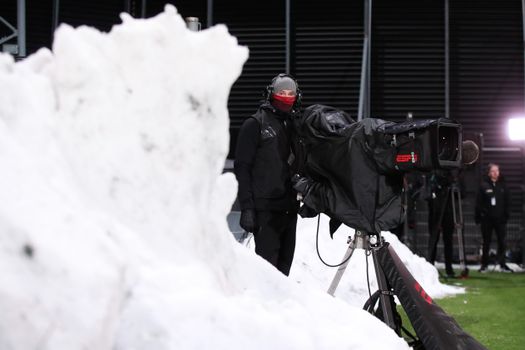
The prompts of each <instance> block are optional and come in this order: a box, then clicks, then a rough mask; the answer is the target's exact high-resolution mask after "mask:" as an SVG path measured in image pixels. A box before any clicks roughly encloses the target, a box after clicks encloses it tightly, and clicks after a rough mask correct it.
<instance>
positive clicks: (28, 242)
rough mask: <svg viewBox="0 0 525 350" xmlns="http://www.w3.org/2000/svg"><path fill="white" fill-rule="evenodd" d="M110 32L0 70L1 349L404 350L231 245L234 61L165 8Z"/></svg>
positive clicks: (223, 36) (61, 34) (219, 34)
mask: <svg viewBox="0 0 525 350" xmlns="http://www.w3.org/2000/svg"><path fill="white" fill-rule="evenodd" d="M123 21H124V23H123V25H119V26H116V27H114V28H113V30H112V31H111V32H110V33H109V34H102V33H99V32H98V31H96V30H94V29H91V28H87V27H81V28H78V29H72V28H70V27H67V26H61V27H60V29H59V30H58V31H57V33H56V35H55V43H54V46H53V54H52V53H50V52H49V51H47V50H42V51H39V52H38V53H37V54H36V55H34V56H32V57H30V58H28V59H27V60H25V61H23V62H20V63H17V64H15V63H14V62H13V61H12V59H11V58H10V57H9V56H6V55H2V56H0V89H1V91H0V159H1V162H2V168H1V171H0V198H2V201H1V204H0V261H1V262H2V263H1V264H0V274H1V276H2V283H1V284H0V310H1V311H2V312H1V316H0V348H1V349H37V348H38V349H157V350H159V349H269V348H271V349H379V348H387V347H388V348H389V349H406V348H407V345H406V343H405V342H404V341H403V340H401V339H400V338H398V337H397V336H396V335H395V334H394V332H392V331H391V330H390V329H389V328H388V327H386V326H385V325H384V324H383V323H381V322H380V321H378V320H377V319H375V318H374V317H372V316H370V315H368V314H367V313H365V312H364V311H362V310H360V309H358V308H355V307H352V306H350V305H348V304H347V303H345V302H343V301H341V300H338V299H334V298H332V297H330V296H328V295H327V294H326V293H324V292H323V291H319V290H315V289H314V290H308V289H306V288H302V285H298V284H297V283H296V282H295V281H293V279H287V278H285V277H284V276H282V275H281V274H280V273H279V272H277V270H275V269H274V268H273V267H272V266H270V265H269V264H267V263H266V262H265V261H263V260H262V259H260V258H259V257H257V256H256V255H255V254H253V253H252V252H251V251H249V250H248V249H245V248H244V247H243V246H241V245H239V244H238V243H237V242H236V241H234V239H233V237H232V235H231V234H230V233H229V232H228V229H227V225H226V220H225V217H226V214H227V212H228V211H229V208H230V206H231V203H232V201H233V199H234V196H235V192H236V182H235V179H234V178H233V177H232V176H231V174H230V175H223V176H221V175H220V174H221V169H222V166H223V163H224V158H225V156H226V153H227V147H228V114H227V109H226V103H227V96H228V93H229V89H230V87H231V85H232V83H233V82H234V80H235V79H236V78H237V77H238V76H239V74H240V72H241V69H242V64H243V63H244V62H245V60H246V58H247V54H248V53H247V50H246V48H242V47H239V46H238V45H237V42H236V40H235V39H234V38H233V37H231V36H230V35H229V34H228V33H227V30H226V28H225V27H223V26H216V27H214V28H212V29H209V30H206V31H203V32H199V33H194V32H190V31H188V30H187V29H186V28H185V25H184V22H183V20H182V19H181V18H180V16H179V15H178V14H177V13H176V11H175V9H174V8H173V7H167V8H166V11H165V12H164V13H163V14H161V15H159V16H157V17H155V18H153V19H148V20H135V19H132V18H130V17H128V16H123Z"/></svg>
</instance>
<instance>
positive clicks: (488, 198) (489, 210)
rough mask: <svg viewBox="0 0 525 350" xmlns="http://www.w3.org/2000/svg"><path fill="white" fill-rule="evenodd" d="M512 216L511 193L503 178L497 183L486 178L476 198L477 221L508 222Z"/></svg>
mask: <svg viewBox="0 0 525 350" xmlns="http://www.w3.org/2000/svg"><path fill="white" fill-rule="evenodd" d="M509 215H510V193H509V190H508V188H507V185H506V183H505V180H504V179H503V177H501V176H500V178H499V179H498V181H497V182H496V183H494V182H492V181H491V180H490V178H489V177H488V176H485V177H484V179H483V181H482V182H481V185H480V187H479V190H478V195H477V197H476V211H475V221H476V223H480V222H481V221H482V220H487V219H488V220H498V221H500V222H507V220H508V219H509Z"/></svg>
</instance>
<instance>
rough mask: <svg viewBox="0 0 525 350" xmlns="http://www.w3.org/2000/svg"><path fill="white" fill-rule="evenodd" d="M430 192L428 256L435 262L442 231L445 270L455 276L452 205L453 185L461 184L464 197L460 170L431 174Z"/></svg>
mask: <svg viewBox="0 0 525 350" xmlns="http://www.w3.org/2000/svg"><path fill="white" fill-rule="evenodd" d="M428 185H429V190H430V191H429V192H430V193H429V194H428V198H427V201H428V229H429V234H430V236H429V240H428V257H427V260H428V262H430V263H431V264H434V262H435V260H436V252H437V245H438V241H439V236H440V233H442V236H443V248H444V256H445V272H446V274H447V277H449V278H454V277H455V274H454V270H453V269H452V249H453V247H452V237H453V234H454V213H453V207H452V195H451V187H452V186H459V189H460V193H461V197H464V186H463V183H462V181H461V178H460V171H459V170H436V171H434V172H433V173H432V174H430V179H429V184H428Z"/></svg>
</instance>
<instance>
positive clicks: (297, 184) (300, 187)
mask: <svg viewBox="0 0 525 350" xmlns="http://www.w3.org/2000/svg"><path fill="white" fill-rule="evenodd" d="M292 184H293V188H294V189H295V190H296V191H297V192H298V193H300V194H302V196H303V197H306V195H307V194H308V192H309V191H310V188H311V187H312V185H313V180H312V179H310V178H307V177H304V176H301V175H299V174H295V175H294V176H293V177H292Z"/></svg>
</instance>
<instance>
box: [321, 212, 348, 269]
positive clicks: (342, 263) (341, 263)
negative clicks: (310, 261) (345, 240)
mask: <svg viewBox="0 0 525 350" xmlns="http://www.w3.org/2000/svg"><path fill="white" fill-rule="evenodd" d="M320 223H321V214H319V215H317V232H316V234H315V250H316V251H317V256H318V257H319V260H321V262H322V263H323V264H325V265H326V266H328V267H340V266H342V265H344V264H346V263H347V262H348V260H350V258H351V257H352V255H350V256H349V257H348V258H346V259H345V260H343V261H342V262H340V263H339V264H336V265H331V264H328V263H327V262H326V261H324V260H323V258H322V257H321V253H320V252H319V226H320Z"/></svg>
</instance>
